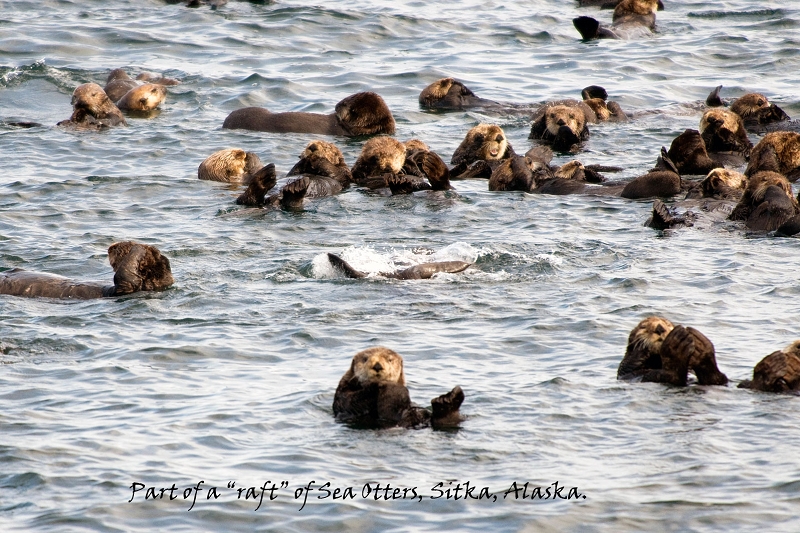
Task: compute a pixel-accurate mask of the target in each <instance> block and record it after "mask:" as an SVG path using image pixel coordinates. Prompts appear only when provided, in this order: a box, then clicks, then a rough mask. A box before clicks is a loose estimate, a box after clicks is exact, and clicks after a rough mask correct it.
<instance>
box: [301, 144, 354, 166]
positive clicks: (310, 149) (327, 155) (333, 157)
mask: <svg viewBox="0 0 800 533" xmlns="http://www.w3.org/2000/svg"><path fill="white" fill-rule="evenodd" d="M300 158H301V159H308V160H309V161H312V162H313V161H318V160H321V159H325V160H327V161H329V162H331V163H333V164H334V165H336V166H343V165H344V164H345V162H344V156H343V155H342V151H341V150H339V148H337V147H336V145H334V144H331V143H329V142H327V141H320V140H315V141H311V142H310V143H308V144H307V145H306V148H305V150H303V153H302V154H300Z"/></svg>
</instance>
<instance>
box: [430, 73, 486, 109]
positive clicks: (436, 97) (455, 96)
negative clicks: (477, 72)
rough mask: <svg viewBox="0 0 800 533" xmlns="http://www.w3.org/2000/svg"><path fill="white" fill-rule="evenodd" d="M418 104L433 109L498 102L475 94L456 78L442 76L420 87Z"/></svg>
mask: <svg viewBox="0 0 800 533" xmlns="http://www.w3.org/2000/svg"><path fill="white" fill-rule="evenodd" d="M419 105H420V106H422V107H425V108H433V109H464V108H469V107H480V106H483V107H493V106H498V105H500V104H498V103H497V102H494V101H492V100H486V99H484V98H479V97H477V96H475V93H473V92H472V91H471V90H470V89H469V88H468V87H467V86H465V85H464V84H463V83H461V82H460V81H458V80H455V79H453V78H442V79H440V80H436V81H435V82H433V83H431V84H430V85H428V86H427V87H425V88H424V89H422V92H420V93H419Z"/></svg>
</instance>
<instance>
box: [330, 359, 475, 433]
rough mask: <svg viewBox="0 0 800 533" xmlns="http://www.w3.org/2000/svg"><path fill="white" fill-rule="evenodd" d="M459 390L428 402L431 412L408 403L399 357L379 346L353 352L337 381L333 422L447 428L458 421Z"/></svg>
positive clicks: (359, 424)
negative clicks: (354, 353) (345, 370)
mask: <svg viewBox="0 0 800 533" xmlns="http://www.w3.org/2000/svg"><path fill="white" fill-rule="evenodd" d="M463 401H464V392H463V391H462V390H461V387H458V386H457V387H455V388H454V389H453V390H451V391H450V392H449V393H447V394H443V395H441V396H439V397H437V398H434V399H433V400H431V409H430V410H428V409H424V408H422V407H419V406H417V405H415V404H413V403H412V402H411V399H410V397H409V393H408V389H407V388H406V381H405V374H404V372H403V358H402V357H401V356H400V355H399V354H398V353H396V352H394V351H393V350H389V349H388V348H384V347H381V346H378V347H375V348H368V349H366V350H364V351H361V352H359V353H357V354H356V355H355V356H354V357H353V360H352V362H351V364H350V368H349V369H348V370H347V372H345V374H344V375H343V376H342V378H341V379H340V380H339V385H338V386H337V387H336V393H335V394H334V397H333V415H334V416H335V417H336V418H337V420H340V421H343V422H347V423H350V424H353V425H355V426H356V427H360V428H372V429H379V428H389V427H397V426H399V427H405V428H419V427H425V426H432V427H434V428H437V427H451V426H455V425H457V424H458V423H459V422H460V420H461V415H460V413H459V408H460V407H461V404H462V403H463Z"/></svg>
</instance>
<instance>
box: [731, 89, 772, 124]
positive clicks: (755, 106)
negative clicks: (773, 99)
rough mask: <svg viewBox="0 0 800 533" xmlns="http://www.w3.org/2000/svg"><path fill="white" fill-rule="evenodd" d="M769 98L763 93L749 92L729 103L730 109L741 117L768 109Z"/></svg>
mask: <svg viewBox="0 0 800 533" xmlns="http://www.w3.org/2000/svg"><path fill="white" fill-rule="evenodd" d="M769 105H770V104H769V100H767V97H766V96H764V95H763V94H759V93H749V94H746V95H744V96H742V97H739V98H737V99H736V100H735V101H734V102H733V103H732V104H731V111H733V112H734V113H736V114H737V115H739V116H740V117H742V118H747V117H749V116H752V115H755V114H756V113H758V112H759V111H761V110H762V109H769Z"/></svg>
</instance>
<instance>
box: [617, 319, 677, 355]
mask: <svg viewBox="0 0 800 533" xmlns="http://www.w3.org/2000/svg"><path fill="white" fill-rule="evenodd" d="M674 328H675V326H673V325H672V322H670V321H669V320H667V319H666V318H662V317H660V316H650V317H647V318H645V319H644V320H642V321H641V322H639V323H638V324H637V325H636V327H635V328H633V329H632V330H631V333H630V335H628V349H629V350H630V349H632V348H640V349H644V350H646V351H648V352H650V353H658V352H659V350H661V344H662V343H663V342H664V339H666V338H667V335H669V332H670V331H672V330H673V329H674Z"/></svg>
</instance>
